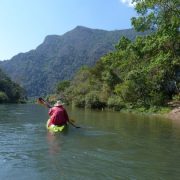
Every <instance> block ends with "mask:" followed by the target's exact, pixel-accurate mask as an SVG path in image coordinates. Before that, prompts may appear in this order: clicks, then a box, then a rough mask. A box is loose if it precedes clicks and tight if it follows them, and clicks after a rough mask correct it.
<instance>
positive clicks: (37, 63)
mask: <svg viewBox="0 0 180 180" xmlns="http://www.w3.org/2000/svg"><path fill="white" fill-rule="evenodd" d="M142 34H144V33H141V32H135V31H134V30H133V29H127V30H117V31H104V30H97V29H90V28H86V27H82V26H78V27H76V28H75V29H73V30H71V31H69V32H67V33H65V34H64V35H62V36H58V35H51V36H47V37H46V38H45V40H44V42H43V43H42V44H41V45H40V46H38V47H37V48H36V49H35V50H31V51H29V52H27V53H21V54H18V55H16V56H14V57H13V58H12V59H11V60H7V61H3V62H0V66H1V68H2V69H3V70H4V71H5V72H6V73H7V74H8V75H9V76H10V77H11V78H12V79H13V80H14V81H15V82H17V83H20V84H21V85H22V86H23V87H24V88H25V89H26V90H27V93H28V95H29V96H39V95H45V94H48V93H50V92H52V90H54V88H55V85H56V83H57V82H58V81H61V80H69V79H71V78H72V77H73V76H74V73H75V72H76V71H77V70H79V68H80V67H81V66H83V65H87V66H93V65H94V64H95V63H96V62H97V60H98V59H99V58H100V57H101V56H103V55H105V54H107V53H109V52H110V51H112V50H114V46H115V44H117V42H118V41H119V39H120V38H121V37H122V36H125V37H127V38H129V39H131V40H134V39H135V37H136V36H137V35H142Z"/></svg>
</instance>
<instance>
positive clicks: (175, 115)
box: [165, 101, 180, 121]
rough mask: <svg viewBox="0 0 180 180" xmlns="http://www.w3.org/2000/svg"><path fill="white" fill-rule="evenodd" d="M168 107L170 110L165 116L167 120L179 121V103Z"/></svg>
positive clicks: (173, 103)
mask: <svg viewBox="0 0 180 180" xmlns="http://www.w3.org/2000/svg"><path fill="white" fill-rule="evenodd" d="M169 105H170V106H171V107H172V110H171V111H170V112H169V113H168V114H166V115H165V116H166V117H167V118H168V119H171V120H179V121H180V101H176V102H171V103H169Z"/></svg>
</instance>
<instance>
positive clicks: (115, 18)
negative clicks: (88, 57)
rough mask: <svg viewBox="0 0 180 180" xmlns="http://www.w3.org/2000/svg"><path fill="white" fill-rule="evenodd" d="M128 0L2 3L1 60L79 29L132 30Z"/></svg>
mask: <svg viewBox="0 0 180 180" xmlns="http://www.w3.org/2000/svg"><path fill="white" fill-rule="evenodd" d="M129 2H130V1H129V0H1V1H0V60H5V59H10V58H11V57H12V56H14V55H16V54H18V53H20V52H27V51H29V50H32V49H35V48H36V47H37V46H38V45H39V44H41V43H42V42H43V40H44V38H45V37H46V36H47V35H52V34H57V35H63V34H64V33H66V32H67V31H69V30H72V29H73V28H75V27H76V26H78V25H81V26H86V27H89V28H94V29H104V30H120V29H128V28H131V22H130V19H131V17H133V16H135V15H136V13H135V10H134V8H133V7H132V5H131V4H130V3H129Z"/></svg>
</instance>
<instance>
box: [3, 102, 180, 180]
mask: <svg viewBox="0 0 180 180" xmlns="http://www.w3.org/2000/svg"><path fill="white" fill-rule="evenodd" d="M68 112H69V114H70V116H71V117H73V119H75V120H76V123H77V124H78V125H80V126H81V127H82V128H80V129H76V128H74V127H72V126H70V127H69V130H68V131H67V132H65V133H58V134H52V133H50V132H48V131H47V130H46V128H45V123H46V120H47V119H48V115H47V109H45V108H43V107H41V106H38V105H0V115H1V116H0V117H1V118H0V144H1V146H0V166H1V168H0V179H8V180H24V179H27V180H30V179H35V180H36V179H37V180H39V179H43V180H44V179H45V180H46V179H47V180H49V179H52V180H58V179H77V180H79V179H113V180H114V179H163V180H164V179H178V177H179V175H180V171H179V168H180V152H179V149H180V124H179V122H174V121H169V120H166V119H161V118H157V117H155V116H154V117H153V116H144V115H138V116H137V115H135V114H130V113H129V114H128V113H118V112H105V111H104V112H100V111H91V110H82V109H70V108H69V109H68Z"/></svg>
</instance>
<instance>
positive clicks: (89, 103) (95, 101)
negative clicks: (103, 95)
mask: <svg viewBox="0 0 180 180" xmlns="http://www.w3.org/2000/svg"><path fill="white" fill-rule="evenodd" d="M105 106H106V105H105V103H103V102H101V101H100V98H99V95H98V92H97V91H92V92H90V93H88V94H87V95H86V97H85V107H87V108H92V109H101V108H104V107H105Z"/></svg>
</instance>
